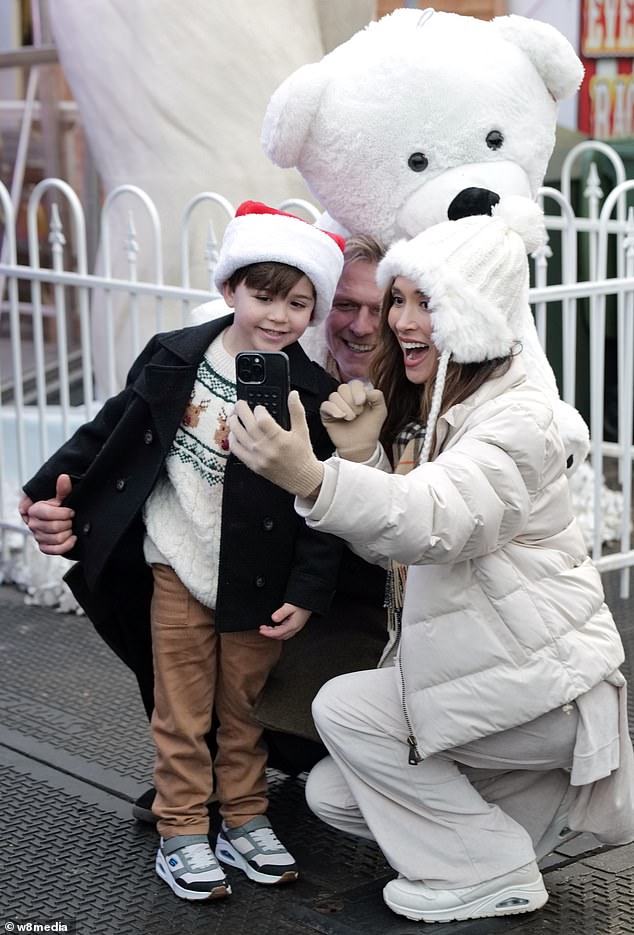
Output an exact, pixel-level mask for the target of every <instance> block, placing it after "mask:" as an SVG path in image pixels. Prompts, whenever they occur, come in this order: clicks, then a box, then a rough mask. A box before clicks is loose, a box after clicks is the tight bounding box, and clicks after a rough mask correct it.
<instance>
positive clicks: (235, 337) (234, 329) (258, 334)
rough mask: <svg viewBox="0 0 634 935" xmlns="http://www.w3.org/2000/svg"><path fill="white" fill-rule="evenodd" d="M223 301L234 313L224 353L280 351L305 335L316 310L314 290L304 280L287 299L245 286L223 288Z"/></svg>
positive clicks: (292, 290)
mask: <svg viewBox="0 0 634 935" xmlns="http://www.w3.org/2000/svg"><path fill="white" fill-rule="evenodd" d="M223 296H224V300H225V302H226V303H227V305H228V306H229V307H230V308H233V309H234V310H235V315H234V320H233V324H232V325H230V327H229V328H228V330H227V332H226V334H225V337H224V346H225V350H226V351H228V352H229V353H230V354H233V355H234V356H235V354H237V353H238V352H239V351H251V350H254V351H281V350H283V348H285V347H288V345H289V344H292V343H293V342H294V341H297V340H298V339H299V338H301V336H302V335H303V333H304V331H305V330H306V328H307V327H308V323H309V322H310V319H311V317H312V314H313V310H314V308H315V290H314V289H313V286H312V283H311V281H310V279H309V278H308V277H307V276H302V277H301V278H300V279H298V280H297V282H296V283H295V285H294V286H293V287H292V288H291V289H290V291H289V292H288V293H287V294H286V295H285V296H281V295H276V294H275V293H273V292H272V291H271V290H270V289H266V288H253V287H251V286H247V284H246V282H241V283H239V284H238V285H237V286H236V287H235V288H232V287H231V286H230V285H229V283H225V285H224V286H223Z"/></svg>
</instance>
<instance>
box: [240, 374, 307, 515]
mask: <svg viewBox="0 0 634 935" xmlns="http://www.w3.org/2000/svg"><path fill="white" fill-rule="evenodd" d="M288 410H289V413H290V417H291V428H290V431H288V432H286V431H284V429H283V428H282V427H281V426H280V425H278V424H277V422H276V421H275V419H273V417H272V416H271V415H269V413H268V412H267V411H266V409H265V408H264V406H256V407H255V409H254V410H253V411H251V409H250V408H249V406H248V405H247V403H246V402H245V401H244V400H239V401H238V402H237V403H236V405H235V408H234V410H233V413H232V414H231V415H230V416H229V428H230V432H229V448H230V449H231V451H232V453H233V454H234V455H235V456H236V457H237V458H240V460H241V461H243V462H244V464H246V466H247V467H248V468H251V470H252V471H254V472H255V473H256V474H261V475H262V477H266V479H267V480H270V481H271V482H272V483H274V484H277V486H278V487H281V488H282V489H283V490H287V491H288V492H289V493H292V494H295V495H296V496H300V497H310V496H311V495H316V493H317V492H318V490H319V487H320V486H321V482H322V480H323V478H324V467H323V465H322V463H321V461H318V460H317V458H316V457H315V454H314V452H313V448H312V445H311V443H310V434H309V432H308V425H307V424H306V414H305V412H304V407H303V406H302V403H301V400H300V398H299V394H298V393H297V390H292V391H291V393H290V394H289V397H288Z"/></svg>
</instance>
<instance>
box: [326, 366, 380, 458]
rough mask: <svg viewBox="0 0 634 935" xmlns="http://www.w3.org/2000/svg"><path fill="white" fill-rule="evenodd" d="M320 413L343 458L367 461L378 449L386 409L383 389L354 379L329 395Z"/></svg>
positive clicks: (331, 438) (332, 440)
mask: <svg viewBox="0 0 634 935" xmlns="http://www.w3.org/2000/svg"><path fill="white" fill-rule="evenodd" d="M319 414H320V415H321V421H322V423H323V426H324V428H325V429H326V431H327V432H328V434H329V436H330V440H331V442H332V443H333V445H334V446H335V448H336V449H337V452H338V453H339V456H340V457H341V458H345V460H346V461H367V460H368V458H370V457H371V456H372V455H373V454H374V450H375V449H376V446H377V442H378V440H379V435H380V434H381V427H382V425H383V423H384V422H385V418H386V416H387V408H386V406H385V400H384V398H383V393H382V392H381V390H375V389H372V388H368V387H366V386H365V384H363V383H362V382H361V380H351V381H350V383H342V384H341V386H340V387H339V388H338V389H337V390H336V391H335V392H334V393H331V394H330V396H329V397H328V399H327V400H326V401H325V402H323V403H322V404H321V407H320V410H319Z"/></svg>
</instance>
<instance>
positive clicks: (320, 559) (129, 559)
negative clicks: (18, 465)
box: [24, 315, 343, 715]
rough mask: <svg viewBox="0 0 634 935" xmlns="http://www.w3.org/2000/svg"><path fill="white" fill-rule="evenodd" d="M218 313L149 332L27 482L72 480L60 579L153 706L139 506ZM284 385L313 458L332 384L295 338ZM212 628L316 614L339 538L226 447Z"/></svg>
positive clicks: (42, 493) (325, 598) (323, 443)
mask: <svg viewBox="0 0 634 935" xmlns="http://www.w3.org/2000/svg"><path fill="white" fill-rule="evenodd" d="M231 321H232V316H230V315H229V316H226V317H223V318H220V319H216V320H214V321H211V322H206V323H205V324H202V325H198V326H195V327H192V328H183V329H179V330H178V331H172V332H168V333H165V334H159V335H155V336H154V337H153V338H152V339H151V340H150V341H149V342H148V344H147V346H146V347H145V349H144V350H143V351H142V353H141V354H140V355H139V357H138V358H137V360H136V361H135V362H134V364H133V366H132V368H131V370H130V373H129V375H128V380H127V383H126V386H125V388H124V389H123V390H122V391H121V392H120V393H119V394H118V395H116V396H114V397H112V398H111V399H109V400H108V401H107V402H106V403H105V404H104V406H103V407H102V409H101V410H100V412H99V413H98V414H97V416H96V417H95V418H94V419H93V420H92V421H91V422H89V423H87V424H86V425H84V426H82V427H81V428H79V429H78V430H77V432H76V433H75V434H74V435H73V436H72V437H71V438H70V439H69V440H68V441H67V442H66V443H65V444H64V445H62V447H61V448H60V449H59V450H58V451H57V452H56V453H55V454H54V455H52V457H51V458H49V460H48V461H47V462H46V463H45V464H44V465H43V466H42V468H40V470H39V471H38V472H37V473H36V474H35V476H34V477H33V478H31V480H29V481H28V483H26V484H25V485H24V490H25V492H26V494H27V495H28V496H29V497H30V498H31V499H32V500H33V501H35V500H46V499H49V498H51V497H54V496H55V483H56V480H57V477H58V475H59V474H62V473H64V474H69V475H70V476H71V480H72V483H73V489H72V491H71V493H70V495H69V497H68V498H67V499H66V500H65V502H64V505H65V506H70V507H72V508H73V509H74V511H75V517H74V519H73V532H74V533H75V534H76V536H77V543H76V545H75V546H74V548H73V550H72V551H71V552H70V553H68V555H67V557H69V558H71V559H75V560H76V564H75V565H74V566H73V567H72V568H71V569H70V571H69V572H68V573H67V575H66V581H67V583H68V585H69V587H70V588H71V590H72V591H73V593H74V595H75V597H76V598H77V600H78V602H79V603H80V605H81V606H82V607H83V608H84V610H85V611H86V614H87V615H88V617H89V618H90V619H91V621H92V622H93V624H94V626H95V627H96V629H97V630H98V632H99V633H100V634H101V636H102V637H103V638H104V639H105V640H106V642H107V643H108V644H109V645H110V646H111V647H112V649H114V651H115V652H116V653H117V655H119V656H120V658H121V659H122V660H123V661H124V662H125V663H126V664H127V665H128V666H130V668H131V669H132V670H133V671H134V672H135V674H136V676H137V679H138V681H139V686H140V689H141V694H142V697H143V701H144V704H145V707H146V710H147V712H148V715H149V714H150V713H151V710H152V707H153V672H152V654H151V636H150V601H151V596H152V574H151V570H150V569H149V567H148V566H147V564H146V562H145V560H144V556H143V538H144V526H143V520H142V510H143V504H144V503H145V500H146V499H147V497H148V495H149V493H150V491H151V490H152V488H153V486H154V484H155V482H156V480H157V478H158V476H159V473H160V472H161V469H162V467H163V463H164V461H165V458H166V455H167V453H168V451H169V449H170V446H171V444H172V440H173V438H174V436H175V434H176V431H177V429H178V427H179V425H180V422H181V419H182V417H183V413H184V412H185V409H186V406H187V403H188V401H189V398H190V394H191V391H192V388H193V385H194V381H195V378H196V372H197V369H198V364H199V362H200V360H201V359H202V357H203V355H204V353H205V351H206V350H207V348H208V346H209V344H210V343H211V342H212V341H213V339H214V338H215V337H216V336H217V335H218V334H220V332H221V331H222V330H223V329H224V328H226V327H227V326H228V325H229V324H230V323H231ZM285 350H286V353H287V354H288V356H289V360H290V373H291V385H292V387H293V388H294V389H297V390H298V392H299V394H300V397H301V400H302V403H303V405H304V408H305V409H306V417H307V421H308V426H309V430H310V435H311V441H312V444H313V447H314V450H315V453H316V455H317V457H318V458H320V459H324V458H326V457H328V456H329V455H330V454H331V452H332V443H331V442H330V439H329V438H328V435H327V433H326V431H325V430H324V428H323V426H322V425H321V421H320V419H319V405H320V403H321V402H322V401H323V400H324V399H325V398H327V396H328V394H329V393H330V392H332V390H333V388H334V387H335V386H336V384H335V382H334V381H333V380H332V378H331V377H329V376H328V374H326V372H325V371H324V370H322V369H321V368H320V367H319V366H318V365H317V364H314V363H313V362H311V361H310V360H309V359H308V358H307V357H306V355H305V353H304V351H303V350H302V349H301V347H300V346H299V344H297V343H296V344H293V345H291V346H289V347H287V348H286V349H285ZM222 511H223V517H222V530H221V542H220V559H219V575H218V594H217V602H216V617H215V620H216V627H217V628H218V630H219V631H227V630H244V629H256V628H257V627H259V626H260V625H261V624H263V623H270V615H271V613H272V612H273V611H274V610H275V609H277V608H278V607H279V606H280V605H281V604H282V603H284V602H285V601H288V602H290V603H294V604H297V605H298V606H301V607H305V608H308V609H309V610H311V611H313V612H315V613H318V614H324V613H326V612H327V610H328V608H329V606H330V601H331V599H332V596H333V593H334V590H335V587H336V582H337V576H338V571H339V564H340V559H341V552H342V548H343V545H342V543H341V541H340V540H338V539H336V538H335V537H333V536H330V535H328V534H324V533H318V532H314V531H312V530H309V529H308V528H307V527H306V526H305V524H304V521H303V520H302V519H301V518H300V517H298V516H297V514H296V513H295V510H294V509H293V498H292V497H291V496H290V494H287V493H286V492H285V491H282V490H281V489H280V488H278V487H276V486H275V485H273V484H271V483H269V482H268V481H266V480H265V479H264V478H261V477H258V476H257V475H256V474H254V473H253V472H251V471H250V470H249V469H248V468H246V467H245V466H244V465H243V464H242V463H241V462H240V461H238V460H237V459H236V458H234V457H233V456H231V455H230V456H229V459H228V462H227V466H226V472H225V479H224V489H223V506H222Z"/></svg>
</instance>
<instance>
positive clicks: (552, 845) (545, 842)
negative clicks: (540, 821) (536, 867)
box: [535, 786, 581, 860]
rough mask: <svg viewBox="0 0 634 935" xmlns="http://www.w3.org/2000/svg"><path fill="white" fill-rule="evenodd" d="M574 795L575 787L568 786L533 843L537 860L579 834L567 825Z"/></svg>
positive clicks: (575, 792) (575, 795)
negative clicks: (542, 832) (543, 829)
mask: <svg viewBox="0 0 634 935" xmlns="http://www.w3.org/2000/svg"><path fill="white" fill-rule="evenodd" d="M576 797H577V788H576V787H575V786H568V789H567V790H566V794H565V796H564V797H563V799H562V800H561V804H560V806H559V808H558V809H557V811H556V812H555V816H554V818H553V820H552V821H551V823H550V824H549V826H548V827H547V828H546V830H545V831H544V834H543V835H542V837H541V838H540V840H539V841H538V842H537V844H536V845H535V857H536V858H537V860H543V858H544V857H547V856H548V854H550V853H551V852H552V851H554V850H556V849H557V848H558V847H560V846H561V845H562V844H565V843H566V841H571V840H572V839H573V838H576V837H577V836H578V835H579V834H581V832H580V831H571V830H570V828H569V827H568V816H569V815H570V810H571V808H572V806H573V804H574V801H575V799H576Z"/></svg>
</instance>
